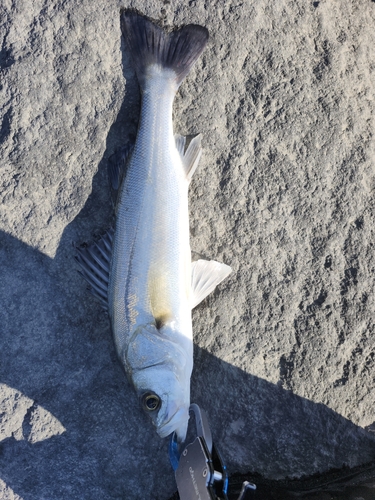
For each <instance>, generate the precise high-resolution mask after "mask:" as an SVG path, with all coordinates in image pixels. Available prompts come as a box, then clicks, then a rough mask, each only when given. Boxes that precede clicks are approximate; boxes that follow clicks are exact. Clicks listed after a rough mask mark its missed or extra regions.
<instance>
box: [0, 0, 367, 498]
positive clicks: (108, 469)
mask: <svg viewBox="0 0 375 500" xmlns="http://www.w3.org/2000/svg"><path fill="white" fill-rule="evenodd" d="M123 6H126V7H128V6H133V7H136V8H137V9H139V10H140V11H142V12H143V13H145V14H147V15H149V16H151V17H153V18H156V19H159V20H162V21H163V22H164V23H165V25H168V26H178V25H181V24H184V23H190V22H192V23H199V24H202V25H205V26H207V28H208V29H209V31H210V35H211V38H210V43H209V47H208V48H207V50H206V51H205V53H204V55H203V56H202V58H201V59H200V60H199V62H198V63H197V65H196V67H195V69H194V70H193V71H192V73H191V75H190V76H189V77H188V79H187V80H186V81H185V82H184V83H183V85H182V87H181V89H180V92H179V94H178V96H177V99H176V105H175V129H176V132H179V133H184V134H195V133H197V132H202V133H203V135H204V149H205V151H204V157H203V159H202V161H201V166H200V168H199V170H198V171H197V173H196V174H195V176H194V179H193V182H192V185H191V190H190V203H191V233H192V248H193V250H194V252H195V254H194V255H195V256H196V257H197V256H203V257H206V258H215V259H217V260H222V261H224V262H225V263H228V264H231V265H232V267H233V270H234V271H233V273H232V275H231V276H230V277H229V278H228V279H227V281H226V282H225V283H223V284H222V285H221V286H220V287H219V289H218V290H217V291H216V292H215V293H214V294H213V295H212V296H210V297H209V298H208V299H206V300H205V301H204V303H203V304H201V305H200V306H199V307H198V308H197V309H196V310H195V311H194V313H193V319H194V331H195V342H196V349H195V368H194V373H193V380H192V397H193V400H195V401H196V402H197V403H199V404H201V405H202V406H203V407H204V408H205V409H206V410H207V413H208V415H209V418H210V421H211V424H212V429H213V434H214V438H215V440H216V442H217V444H218V446H219V448H220V450H221V452H222V455H223V456H224V457H225V459H226V461H227V463H228V466H229V470H230V472H246V471H254V472H259V473H261V474H264V475H266V476H268V477H270V478H275V479H276V478H282V477H286V476H289V477H300V476H302V475H308V474H312V473H316V472H324V471H326V470H328V469H330V468H332V467H341V466H342V465H343V464H347V465H350V466H355V465H358V464H361V463H365V462H366V461H369V460H372V459H374V458H375V439H374V425H373V423H374V420H375V418H374V410H373V407H374V389H375V378H374V373H375V352H374V342H375V340H374V330H375V328H374V313H375V295H374V281H375V275H374V269H375V259H374V255H373V253H374V252H373V247H374V243H373V241H374V207H375V204H374V194H373V193H374V187H375V175H374V166H373V160H374V157H375V146H374V139H373V136H374V113H375V109H374V108H375V105H374V84H373V81H374V78H375V71H374V70H375V32H374V29H373V27H374V23H375V3H374V2H371V1H370V0H349V1H348V2H345V4H343V3H342V2H340V1H334V0H325V1H319V2H311V1H305V0H289V1H288V0H280V1H278V2H273V1H271V0H261V1H251V0H248V1H245V2H240V1H238V2H231V1H229V2H228V1H225V0H212V1H210V2H203V1H202V2H201V1H192V2H189V3H187V2H182V1H178V2H169V1H168V0H165V1H164V2H159V1H156V0H155V1H151V0H150V1H147V0H143V1H139V2H136V1H134V2H129V3H125V2H117V1H115V0H106V1H97V2H92V1H90V0H81V1H78V0H71V1H69V2H61V1H57V0H52V1H47V0H28V1H26V0H23V1H22V0H3V1H2V3H1V6H0V48H1V52H0V65H1V74H0V89H1V93H0V100H1V102H0V109H1V121H0V138H1V149H0V156H1V158H0V165H1V166H0V202H1V205H0V229H1V233H0V263H1V266H0V302H1V309H0V311H1V312H0V334H1V336H0V341H1V350H0V384H1V385H0V476H1V481H0V498H1V499H23V500H33V499H35V500H40V499H42V498H48V499H49V500H55V499H56V500H58V499H59V500H60V499H71V498H79V499H81V498H82V499H84V498H90V499H91V500H96V499H97V500H99V499H103V498H106V499H120V498H127V499H133V498H134V499H137V498H155V499H165V498H168V496H170V495H171V494H172V492H173V491H174V490H175V484H174V478H173V474H172V471H171V469H170V466H169V462H168V456H167V442H166V441H162V440H160V439H159V438H158V437H157V435H156V434H155V432H154V430H153V429H152V427H151V424H150V423H149V422H148V420H147V418H146V416H144V415H143V414H142V412H141V410H140V409H139V407H138V403H137V401H136V398H135V396H134V394H133V392H132V389H131V387H130V385H129V384H128V382H127V381H126V379H125V376H124V374H123V372H122V370H121V367H120V365H119V364H118V362H117V360H116V355H115V352H114V347H113V345H112V340H111V335H110V328H109V323H108V319H107V317H106V314H105V313H104V312H103V311H101V309H100V307H99V306H98V304H97V303H96V302H95V300H94V299H92V297H90V296H89V295H88V294H87V292H86V290H85V288H86V286H85V283H84V282H83V281H82V280H81V279H80V277H79V276H78V274H77V273H76V269H75V265H74V260H73V256H74V248H73V245H72V244H73V243H78V244H79V243H82V242H85V241H86V242H89V241H92V240H93V239H95V238H98V236H99V235H100V233H101V232H104V231H105V230H106V229H107V227H108V226H109V225H110V224H111V222H112V218H113V214H112V208H111V203H110V196H109V190H108V183H107V177H106V168H107V163H108V158H109V157H110V156H111V154H113V153H114V151H116V149H117V147H119V146H120V145H123V144H124V143H125V142H127V141H128V140H129V139H130V140H132V139H134V136H135V133H136V124H137V119H138V114H139V91H138V87H137V82H136V80H135V76H134V72H133V70H132V68H131V64H130V59H129V54H128V53H127V52H126V50H125V49H124V46H123V43H122V41H121V33H120V24H119V11H120V8H121V7H123Z"/></svg>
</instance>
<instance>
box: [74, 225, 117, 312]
mask: <svg viewBox="0 0 375 500" xmlns="http://www.w3.org/2000/svg"><path fill="white" fill-rule="evenodd" d="M113 234H114V230H113V229H110V230H109V231H107V232H106V233H105V234H104V236H102V238H101V239H100V240H99V241H98V242H97V243H93V244H92V245H90V246H88V247H82V248H80V247H77V255H76V256H75V260H76V261H77V262H78V264H79V266H80V268H81V270H80V271H78V272H79V273H80V274H81V275H82V276H83V277H84V278H85V280H86V281H87V283H88V284H89V287H88V289H89V291H90V292H91V293H92V294H93V295H94V296H95V297H96V298H97V299H99V301H100V303H101V304H102V306H103V307H104V308H105V309H108V297H107V293H108V281H109V267H110V263H111V254H112V239H113Z"/></svg>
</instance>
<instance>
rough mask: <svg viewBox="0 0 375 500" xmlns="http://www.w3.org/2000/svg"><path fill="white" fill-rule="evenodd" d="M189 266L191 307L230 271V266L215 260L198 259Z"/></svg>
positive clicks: (204, 296) (203, 297) (200, 300)
mask: <svg viewBox="0 0 375 500" xmlns="http://www.w3.org/2000/svg"><path fill="white" fill-rule="evenodd" d="M191 268H192V272H191V287H192V300H191V308H192V309H193V308H194V307H195V306H197V305H198V304H199V303H200V302H202V300H203V299H205V298H206V297H207V295H209V294H210V293H211V292H212V291H213V290H214V289H215V287H216V286H217V285H218V284H219V283H220V282H221V281H223V280H224V279H225V278H226V277H227V276H228V275H229V274H230V273H231V272H232V268H231V267H229V266H227V265H226V264H222V263H220V262H216V261H215V260H210V261H208V260H202V259H199V260H197V261H195V262H193V263H192V265H191Z"/></svg>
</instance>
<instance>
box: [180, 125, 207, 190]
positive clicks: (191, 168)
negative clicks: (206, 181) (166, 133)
mask: <svg viewBox="0 0 375 500" xmlns="http://www.w3.org/2000/svg"><path fill="white" fill-rule="evenodd" d="M174 137H175V141H176V148H177V150H178V152H179V153H180V156H181V160H182V165H183V167H184V170H185V173H186V178H187V180H188V182H190V181H191V178H192V177H193V174H194V172H195V170H196V169H197V166H198V163H199V160H200V158H201V156H202V146H201V143H202V134H198V135H196V136H195V137H194V138H193V139H192V140H191V141H190V144H189V146H188V148H187V150H186V151H185V144H186V137H184V136H183V135H179V134H176V135H175V136H174Z"/></svg>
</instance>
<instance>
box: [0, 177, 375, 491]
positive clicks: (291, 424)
mask: <svg viewBox="0 0 375 500" xmlns="http://www.w3.org/2000/svg"><path fill="white" fill-rule="evenodd" d="M97 175H101V174H100V173H99V174H97ZM98 185H100V183H99V184H98ZM94 186H95V183H94ZM89 210H90V207H85V209H84V210H83V211H82V212H81V214H80V215H79V216H78V217H77V219H76V220H75V221H74V222H73V223H72V224H71V226H72V227H71V228H68V231H66V232H65V233H64V236H63V238H62V243H61V245H60V248H59V252H58V253H57V255H56V258H55V259H50V258H49V257H46V256H45V255H43V254H41V253H40V252H38V251H35V250H33V249H31V248H30V247H28V246H27V245H25V244H24V243H21V242H20V241H18V240H16V239H14V238H13V237H11V236H9V235H7V234H5V233H1V234H0V258H1V263H2V265H1V268H0V275H1V277H0V283H1V289H0V297H1V304H2V307H1V313H0V315H1V321H0V325H1V326H0V328H1V352H0V382H1V383H2V384H5V385H6V386H8V387H10V388H13V389H16V390H17V391H18V392H19V393H20V397H19V398H18V404H19V405H20V404H21V402H22V401H21V399H22V397H23V396H25V397H27V398H30V399H31V400H32V401H33V404H34V405H39V406H40V407H43V408H44V409H45V410H46V411H47V412H49V413H50V414H51V415H52V416H53V418H54V419H56V420H57V421H58V422H59V423H60V424H61V425H62V426H63V427H64V428H65V431H64V432H62V433H61V434H59V435H53V425H54V424H53V422H48V421H46V422H44V425H45V426H48V425H50V426H51V429H52V430H51V436H50V437H48V438H46V439H44V440H43V441H40V442H35V443H31V442H30V441H29V440H28V438H27V435H23V436H22V432H24V429H25V422H24V421H22V418H21V421H20V422H19V423H18V424H17V423H16V424H14V422H13V424H12V425H13V428H14V429H16V430H17V429H19V428H21V431H20V432H21V436H20V435H19V434H18V437H17V438H16V437H15V436H12V437H11V436H9V435H6V433H5V428H8V429H9V426H8V427H6V425H7V424H6V422H7V421H8V420H7V418H8V417H9V415H8V416H7V415H5V414H4V411H3V412H2V414H1V416H0V418H1V424H0V432H1V433H2V435H3V436H5V435H6V436H7V437H6V438H5V439H2V438H1V435H0V470H1V479H2V480H3V481H5V483H6V484H7V485H8V486H9V487H10V488H11V489H12V490H13V491H14V492H15V493H16V494H18V495H20V497H21V498H23V499H24V500H27V499H29V498H30V499H31V498H49V499H51V500H53V499H56V500H57V499H64V498H91V499H98V500H99V499H102V498H108V499H109V498H137V497H138V498H139V496H138V495H139V494H141V495H143V496H144V497H145V498H168V495H170V494H171V492H172V491H173V489H174V480H173V474H172V471H171V469H170V467H169V463H168V457H167V446H166V445H167V443H166V442H165V441H161V440H159V438H158V437H157V436H156V434H155V433H154V431H153V429H152V428H151V425H150V423H149V422H148V420H147V419H146V418H145V416H144V415H143V414H142V412H141V410H140V409H139V407H138V402H137V401H136V398H135V396H134V394H133V391H132V389H131V387H130V385H129V384H128V382H127V381H126V378H125V376H124V374H123V371H122V369H121V367H120V365H119V363H118V362H117V359H116V355H115V351H114V347H113V344H112V339H111V334H110V328H109V322H108V319H107V317H106V313H104V312H102V311H101V310H100V307H99V306H98V304H97V303H96V301H95V300H94V299H93V298H91V296H89V295H88V294H87V293H86V290H85V285H84V283H82V281H81V279H80V277H79V276H78V275H77V273H76V271H75V269H74V265H73V256H74V248H73V246H72V245H71V241H70V240H71V236H72V234H75V233H76V228H77V227H79V226H80V225H81V224H83V225H85V227H86V224H85V223H84V222H82V220H83V216H85V217H86V215H85V214H87V211H89ZM91 229H92V230H94V229H95V226H93V227H92V228H91ZM86 230H87V231H90V229H89V228H87V227H86ZM67 235H70V236H69V237H68V236H67ZM4 397H5V399H7V395H6V394H5V395H4V392H3V393H2V399H3V404H4ZM8 399H9V398H8ZM192 400H193V401H195V402H197V403H198V404H200V405H201V406H202V407H203V408H205V409H206V411H207V413H208V416H209V419H210V422H211V425H212V430H213V435H214V439H215V441H216V443H217V444H218V446H219V448H220V450H221V452H222V454H223V456H224V458H225V460H226V462H227V464H228V467H229V471H230V473H232V474H233V473H236V472H237V473H245V472H246V473H248V472H251V473H260V474H262V476H263V477H269V478H273V479H277V478H279V479H281V478H285V477H286V476H289V477H291V476H292V477H293V476H294V477H298V476H300V475H301V474H305V473H306V471H311V473H316V472H326V471H327V470H329V469H331V468H339V467H341V466H343V465H346V466H352V467H354V466H356V465H358V464H361V463H362V464H363V463H366V462H369V461H371V460H373V459H375V440H374V437H373V434H372V433H370V432H367V431H365V430H363V429H361V428H359V427H358V426H356V425H354V424H353V423H352V422H350V421H349V420H347V419H345V418H343V417H341V416H340V415H338V414H337V413H335V412H334V411H332V410H331V409H329V408H328V407H326V406H324V405H321V404H316V403H314V402H311V401H309V400H307V399H304V398H301V397H299V396H296V395H294V394H292V393H291V392H289V391H286V390H284V389H282V388H280V387H278V386H276V385H274V384H271V383H269V382H267V381H265V380H262V379H260V378H258V377H256V376H254V375H252V374H249V373H245V372H243V371H242V370H241V369H239V368H236V367H234V366H232V365H230V364H228V363H226V362H224V361H222V360H220V359H218V358H216V357H214V356H212V355H211V354H210V353H208V352H206V351H204V350H202V349H200V348H199V347H198V346H196V348H195V368H194V373H193V379H192ZM13 415H14V418H16V419H17V418H19V415H24V418H26V416H25V415H26V414H25V412H23V413H22V411H20V409H19V407H17V398H15V404H14V407H13ZM17 415H18V417H17ZM5 417H7V418H5ZM42 423H43V422H42ZM22 429H23V431H22ZM345 472H346V471H345ZM160 477H163V480H162V481H161V480H160ZM168 491H169V493H168ZM133 493H134V496H132V495H133ZM153 495H155V496H153Z"/></svg>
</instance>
